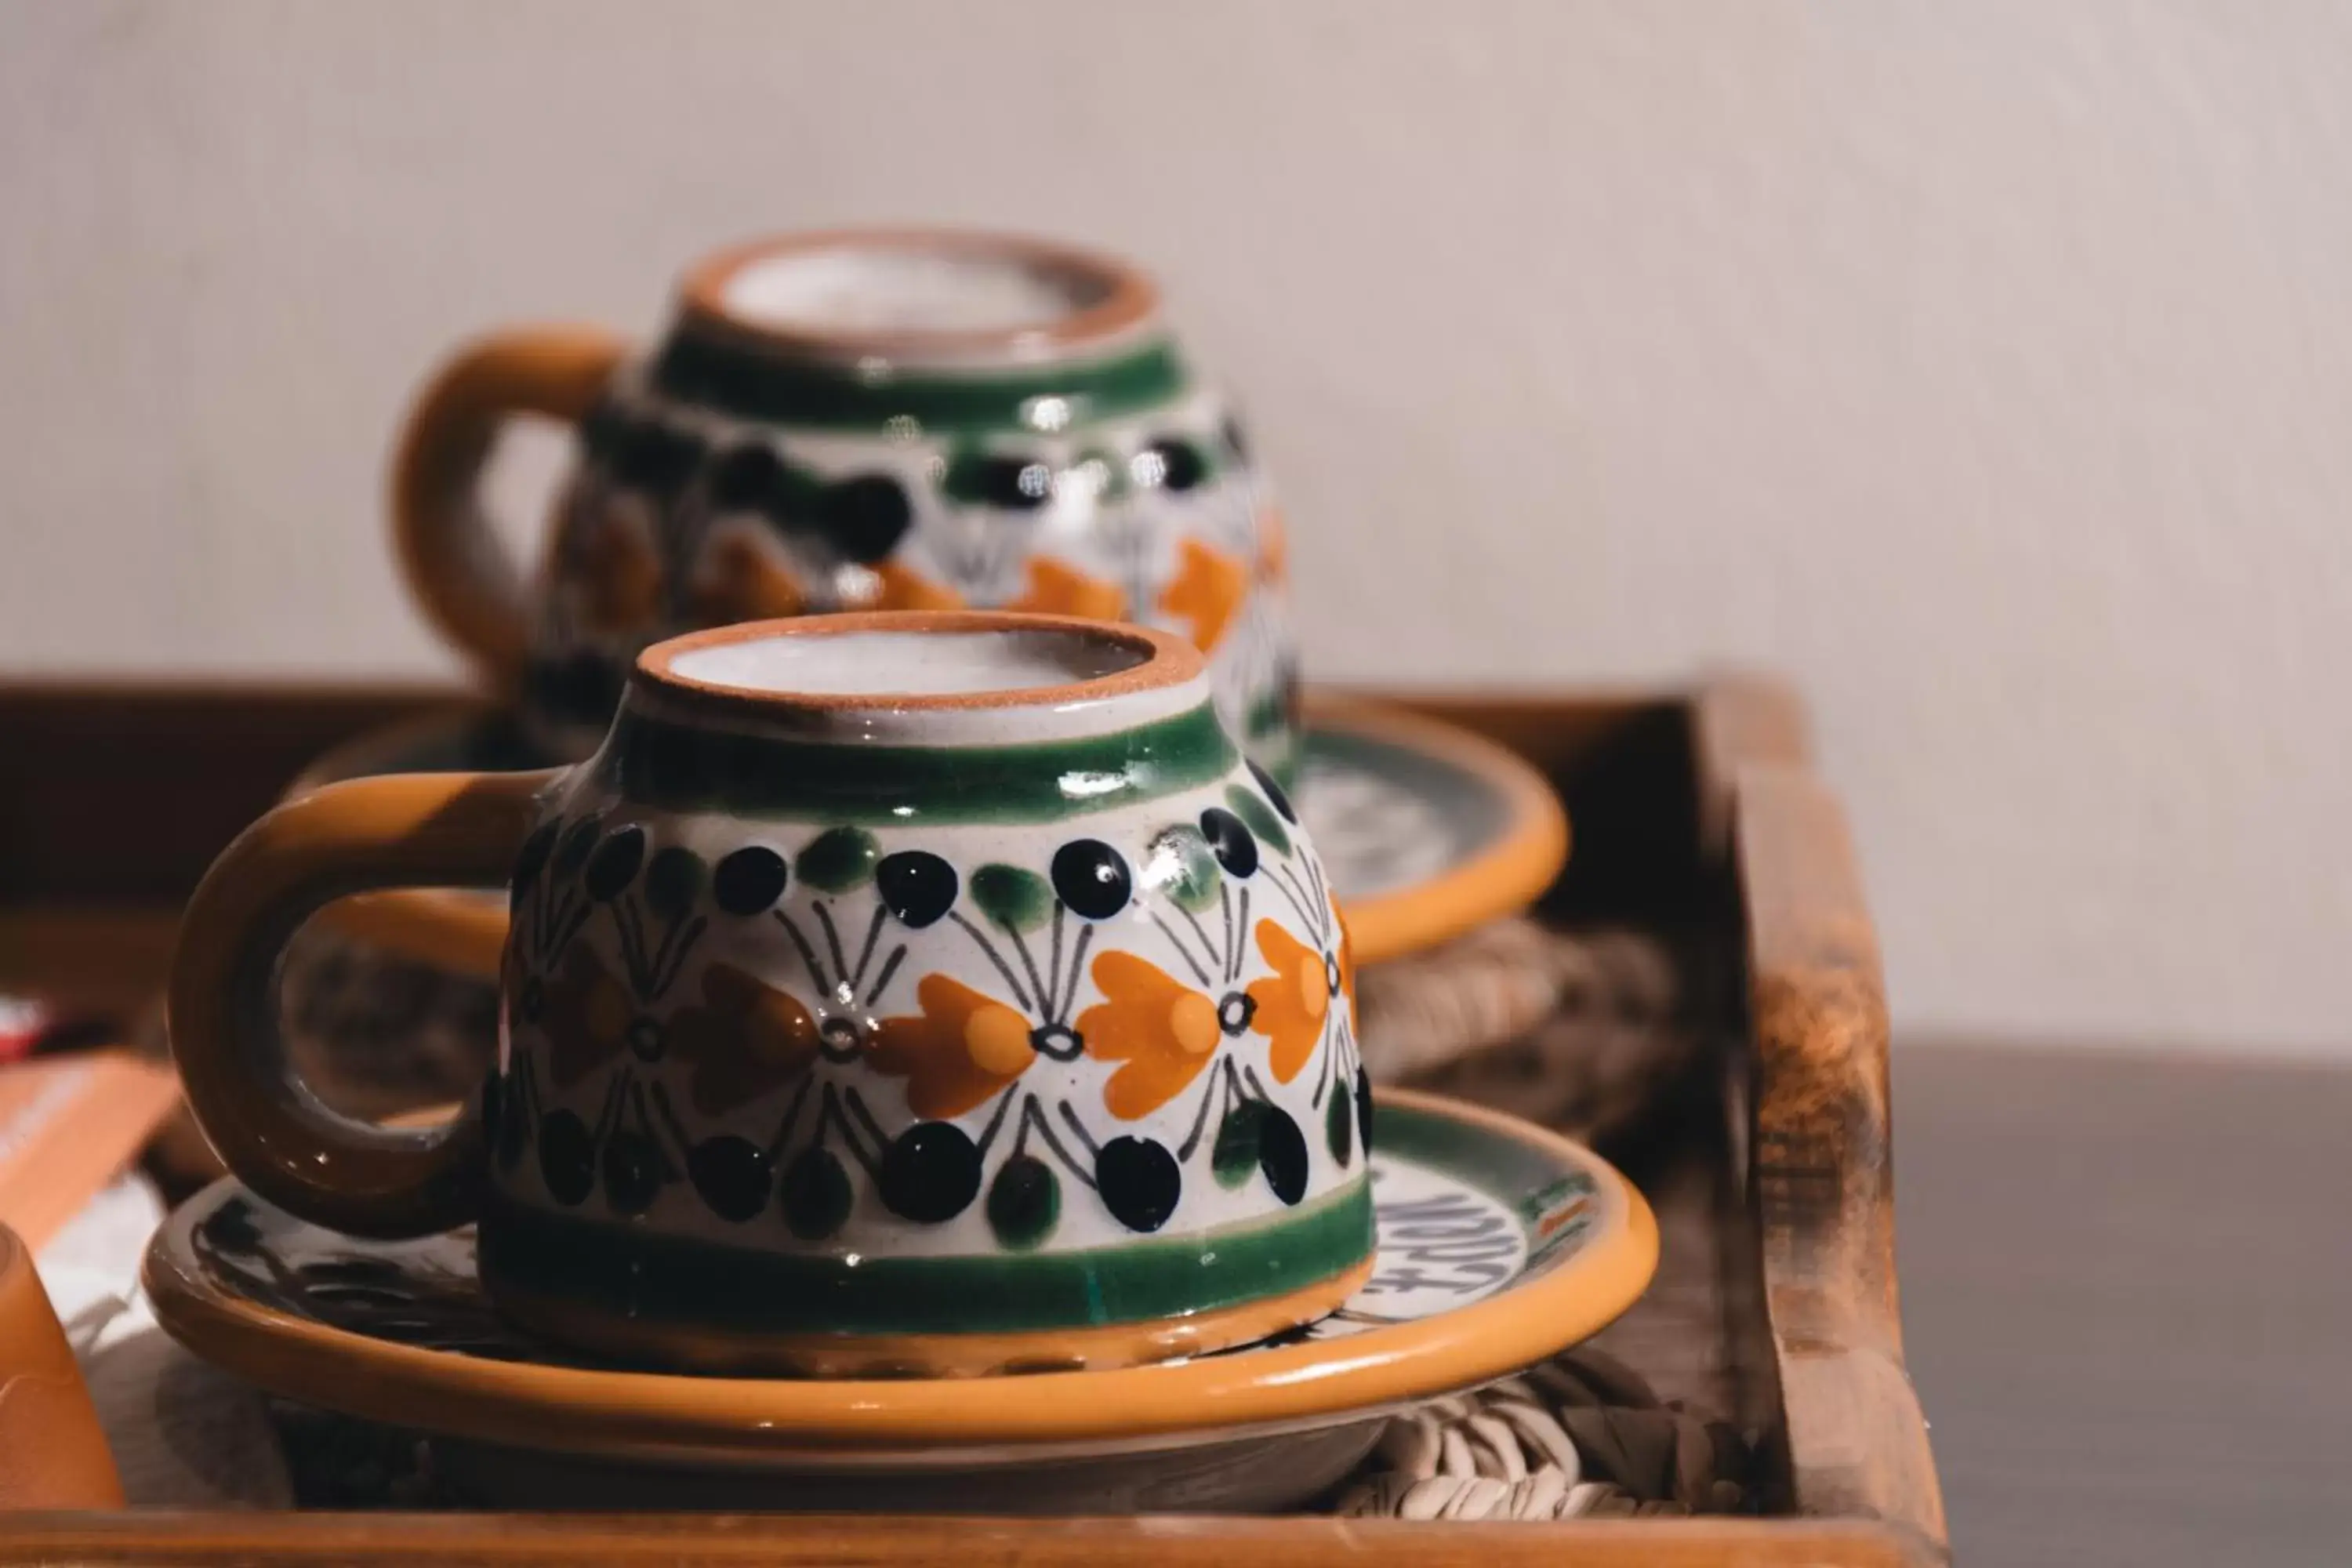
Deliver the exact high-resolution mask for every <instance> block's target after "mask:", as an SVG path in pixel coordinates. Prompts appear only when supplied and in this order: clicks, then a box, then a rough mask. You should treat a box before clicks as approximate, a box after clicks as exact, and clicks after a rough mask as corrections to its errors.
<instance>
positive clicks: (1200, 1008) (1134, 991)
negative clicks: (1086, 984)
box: [1078, 952, 1218, 1121]
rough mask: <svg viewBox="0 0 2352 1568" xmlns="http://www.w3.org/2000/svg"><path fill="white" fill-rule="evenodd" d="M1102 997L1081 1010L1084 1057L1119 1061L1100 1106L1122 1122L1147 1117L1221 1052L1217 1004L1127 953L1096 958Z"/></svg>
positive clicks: (1188, 1082) (1180, 1089)
mask: <svg viewBox="0 0 2352 1568" xmlns="http://www.w3.org/2000/svg"><path fill="white" fill-rule="evenodd" d="M1094 973H1095V984H1096V985H1097V986H1098V987H1100V988H1101V990H1102V994H1103V1000H1102V1001H1100V1002H1097V1003H1096V1004H1095V1005H1093V1006H1091V1007H1089V1008H1087V1010H1086V1011H1085V1012H1083V1013H1081V1014H1079V1015H1078V1033H1079V1035H1080V1036H1081V1037H1084V1038H1085V1040H1086V1042H1087V1055H1088V1056H1090V1057H1093V1058H1096V1059H1097V1060H1098V1061H1112V1062H1121V1063H1124V1064H1125V1065H1124V1066H1122V1067H1121V1068H1119V1069H1118V1071H1117V1072H1115V1073H1113V1074H1111V1075H1110V1081H1109V1082H1108V1083H1107V1084H1105V1085H1104V1086H1103V1104H1104V1105H1105V1106H1107V1107H1108V1108H1109V1110H1110V1113H1111V1114H1112V1115H1113V1116H1116V1117H1118V1119H1119V1120H1120V1121H1134V1120H1136V1119H1137V1118H1138V1117H1140V1116H1149V1115H1150V1114H1151V1113H1152V1112H1153V1111H1155V1110H1159V1109H1160V1107H1161V1106H1163V1105H1165V1104H1167V1103H1168V1102H1169V1101H1170V1100H1173V1099H1175V1098H1176V1097H1177V1096H1178V1095H1180V1094H1181V1093H1183V1092H1184V1089H1185V1087H1186V1086H1187V1085H1189V1084H1190V1083H1191V1082H1192V1080H1193V1079H1196V1078H1198V1077H1200V1076H1201V1070H1202V1068H1205V1067H1207V1066H1208V1065H1209V1063H1210V1062H1211V1061H1212V1060H1213V1059H1214V1058H1215V1056H1216V1054H1217V1038H1218V1028H1217V1005H1216V1004H1215V1003H1213V1002H1212V1001H1210V1000H1209V999H1208V998H1207V997H1206V996H1203V995H1202V994H1200V993H1199V992H1198V991H1195V990H1192V988H1191V987H1190V986H1187V985H1183V984H1179V983H1178V982H1177V981H1175V980H1174V979H1172V978H1171V977H1170V976H1169V975H1168V974H1167V973H1164V972H1162V971H1161V970H1160V968H1159V967H1158V966H1157V965H1155V964H1151V963H1146V962H1145V961H1144V960H1142V959H1140V958H1138V957H1136V956H1135V955H1134V954H1133V953H1129V952H1106V953H1104V954H1103V955H1102V956H1101V957H1099V958H1097V959H1096V960H1095V970H1094Z"/></svg>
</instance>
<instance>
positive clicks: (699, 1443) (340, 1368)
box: [145, 1090, 1657, 1512]
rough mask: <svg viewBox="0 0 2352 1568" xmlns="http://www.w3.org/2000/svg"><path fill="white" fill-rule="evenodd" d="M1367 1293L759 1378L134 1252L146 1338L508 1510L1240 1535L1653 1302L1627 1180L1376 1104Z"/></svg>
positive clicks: (331, 1258)
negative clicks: (623, 1360) (326, 1413)
mask: <svg viewBox="0 0 2352 1568" xmlns="http://www.w3.org/2000/svg"><path fill="white" fill-rule="evenodd" d="M1375 1127H1376V1130H1377V1131H1376V1136H1377V1138H1378V1139H1379V1143H1378V1146H1377V1148H1376V1151H1375V1152H1374V1153H1373V1156H1372V1162H1371V1179H1372V1182H1373V1195H1374V1199H1375V1202H1376V1205H1377V1210H1378V1215H1379V1225H1380V1255H1379V1258H1378V1261H1377V1264H1376V1266H1375V1268H1374V1271H1373V1275H1372V1278H1371V1279H1370V1281H1369V1282H1368V1283H1367V1284H1366V1285H1365V1286H1364V1288H1363V1289H1361V1290H1360V1291H1359V1292H1358V1293H1357V1294H1356V1295H1355V1296H1354V1297H1353V1298H1351V1299H1350V1300H1349V1302H1348V1303H1347V1305H1346V1306H1345V1307H1343V1308H1341V1309H1340V1310H1339V1311H1338V1312H1337V1313H1335V1314H1334V1315H1332V1316H1331V1317H1329V1318H1327V1319H1325V1320H1323V1321H1320V1322H1318V1323H1315V1324H1312V1325H1309V1326H1308V1327H1307V1328H1305V1329H1301V1330H1297V1331H1293V1332H1291V1333H1289V1334H1286V1335H1283V1336H1281V1337H1279V1338H1277V1339H1276V1340H1271V1341H1267V1342H1262V1343H1259V1344H1255V1345H1251V1346H1248V1347H1245V1348H1244V1349H1240V1350H1235V1351H1230V1352H1224V1353H1222V1354H1218V1355H1211V1356H1202V1357H1198V1358H1195V1359H1192V1360H1190V1361H1183V1362H1172V1363H1161V1364H1160V1365H1156V1366H1145V1367H1132V1368H1127V1369H1122V1370H1118V1371H1110V1372H1052V1373H1034V1374H1028V1375H1023V1376H1019V1377H988V1378H958V1379H906V1380H896V1381H797V1382H794V1381H781V1380H761V1379H736V1378H723V1377H702V1376H691V1375H677V1374H670V1373H647V1372H636V1371H630V1370H626V1369H624V1368H621V1367H617V1366H614V1365H610V1364H603V1363H595V1362H593V1361H590V1360H588V1359H585V1358H581V1357H576V1356H572V1355H570V1354H568V1353H566V1352H560V1351H556V1350H552V1349H550V1348H548V1347H545V1346H542V1345H541V1344H539V1343H537V1342H533V1341H531V1340H529V1339H527V1338H525V1337H523V1336H522V1335H520V1333H518V1332H517V1331H514V1330H512V1329H510V1328H509V1327H508V1326H507V1325H506V1324H505V1323H504V1322H503V1321H501V1320H500V1319H499V1317H498V1316H497V1315H496V1314H495V1313H494V1312H493V1311H492V1310H491V1309H490V1307H489V1305H488V1302H487V1301H486V1300H484V1298H483V1297H482V1295H481V1293H480V1291H479V1289H478V1286H477V1283H476V1280H475V1276H474V1258H473V1239H472V1237H471V1235H470V1233H465V1232H460V1233H457V1234H453V1235H449V1236H444V1237H433V1238H430V1239H427V1240H425V1241H413V1242H376V1241H366V1240H361V1239H355V1238H352V1237H344V1236H341V1235H338V1234H336V1233H333V1232H331V1231H327V1230H323V1229H320V1228H319V1227H317V1226H310V1225H307V1224H304V1223H302V1222H300V1221H298V1220H295V1219H292V1218H290V1217H289V1216H288V1215H284V1214H282V1213H280V1212H278V1210H276V1209H273V1208H271V1207H269V1206H268V1205H265V1204H263V1203H261V1202H260V1201H259V1200H258V1199H257V1198H254V1197H252V1196H251V1195H250V1194H247V1192H246V1191H245V1190H244V1189H243V1188H242V1187H241V1186H239V1185H238V1184H236V1183H235V1182H234V1181H222V1182H218V1183H215V1184H214V1185H212V1186H211V1187H208V1188H206V1189H205V1191H204V1192H203V1193H201V1194H198V1195H197V1196H196V1197H195V1198H194V1199H192V1200H190V1201H189V1202H188V1203H187V1204H186V1205H184V1206H183V1207H182V1208H181V1209H180V1210H179V1212H178V1213H176V1214H175V1215H173V1217H172V1219H171V1221H170V1222H169V1223H168V1224H166V1225H165V1226H163V1228H162V1229H161V1230H159V1231H158V1232H157V1233H156V1235H155V1238H154V1240H153V1241H152V1243H151V1244H150V1246H149V1248H148V1253H147V1263H146V1271H145V1279H146V1286H147V1290H148V1292H149V1294H150V1296H151V1297H152V1299H153V1302H154V1307H155V1311H156V1315H157V1317H158V1319H159V1320H160V1321H162V1323H163V1327H164V1328H165V1329H166V1330H168V1331H170V1332H171V1333H172V1334H173V1335H174V1336H175V1337H176V1338H178V1339H179V1340H180V1341H182V1342H184V1343H185V1344H186V1345H187V1346H188V1347H189V1348H190V1349H191V1350H192V1351H194V1352H195V1353H196V1354H198V1355H200V1356H202V1357H204V1358H205V1359H206V1360H208V1361H211V1362H214V1363H217V1364H219V1365H221V1366H223V1367H226V1368H227V1369H228V1370H229V1371H231V1372H234V1373H238V1374H239V1375H241V1376H244V1377H246V1378H248V1379H250V1380H251V1381H253V1382H254V1383H257V1384H260V1385H261V1386H263V1387H264V1388H267V1389H269V1390H271V1391H272V1392H274V1393H278V1394H284V1395H287V1396H289V1397H290V1398H295V1399H299V1400H301V1401H303V1402H304V1403H307V1404H310V1405H319V1406H322V1407H325V1408H328V1409H331V1410H334V1411H337V1412H340V1413H342V1414H345V1415H353V1416H358V1417H361V1418H363V1419H366V1420H370V1421H376V1422H382V1423H384V1424H387V1425H390V1426H399V1427H404V1428H408V1429H412V1430H416V1431H421V1432H425V1433H427V1434H431V1435H433V1436H435V1438H436V1442H435V1451H436V1456H439V1457H440V1458H441V1461H442V1462H443V1463H444V1464H445V1465H450V1466H455V1467H456V1468H457V1471H458V1472H459V1473H460V1475H461V1478H462V1480H463V1482H464V1483H465V1484H467V1486H468V1487H469V1488H470V1489H472V1490H473V1491H474V1493H475V1494H476V1495H478V1496H480V1497H481V1498H482V1499H483V1500H485V1501H496V1502H499V1503H503V1504H508V1505H512V1506H557V1505H570V1506H580V1505H583V1503H584V1504H586V1505H588V1506H608V1507H624V1506H625V1507H690V1506H714V1507H769V1508H775V1507H794V1506H824V1507H868V1506H871V1507H886V1508H893V1509H957V1508H973V1507H981V1508H984V1509H986V1510H989V1511H992V1512H1003V1511H1024V1512H1055V1511H1068V1510H1093V1511H1100V1510H1111V1511H1129V1510H1138V1511H1147V1510H1170V1509H1220V1510H1263V1509H1272V1508H1279V1507H1284V1506H1287V1505H1290V1504H1294V1503H1297V1502H1298V1501H1301V1500H1305V1499H1306V1498H1308V1497H1311V1496H1313V1495H1315V1494H1316V1493H1318V1492H1319V1491H1321V1490H1323V1489H1325V1488H1327V1487H1328V1486H1330V1485H1331V1484H1332V1483H1333V1482H1335V1481H1337V1480H1338V1479H1339V1478H1340V1477H1341V1476H1343V1475H1344V1474H1346V1473H1347V1471H1348V1470H1349V1468H1351V1467H1352V1466H1353V1465H1354V1464H1355V1463H1356V1461H1357V1460H1358V1459H1360V1458H1361V1457H1362V1456H1363V1454H1364V1453H1365V1452H1366V1451H1367V1450H1368V1449H1369V1448H1370V1445H1371V1443H1372V1442H1373V1441H1374V1439H1375V1438H1376V1437H1377V1436H1378V1435H1379V1432H1380V1429H1381V1420H1382V1418H1383V1416H1384V1415H1386V1414H1387V1413H1389V1412H1390V1411H1392V1410H1394V1409H1395V1408H1397V1407H1398V1406H1400V1405H1406V1404H1410V1403H1412V1402H1414V1401H1418V1400H1422V1399H1426V1398H1431V1397H1433V1396H1436V1395H1439V1394H1446V1393H1449V1392H1453V1391H1455V1390H1459V1389H1464V1388H1468V1387H1472V1386H1475V1385H1476V1384H1481V1383H1485V1382H1488V1381H1490V1380H1492V1379H1494V1378H1496V1377H1499V1376H1502V1375H1504V1374H1506V1373H1509V1372H1511V1371H1513V1370H1515V1369H1517V1368H1519V1367H1522V1366H1525V1365H1528V1364H1529V1363H1533V1362H1536V1361H1538V1360H1541V1359H1542V1358H1544V1357H1546V1356H1549V1355H1551V1354H1554V1353H1556V1352H1559V1351H1560V1350H1562V1349H1564V1348H1566V1347H1568V1346H1570V1345H1572V1344H1574V1343H1576V1342H1579V1341H1580V1340H1582V1339H1584V1338H1586V1337H1587V1336H1589V1335H1591V1333H1593V1332H1594V1331H1597V1330H1599V1329H1601V1327H1602V1326H1604V1325H1605V1324H1607V1323H1608V1322H1609V1321H1611V1320H1612V1319H1613V1318H1615V1317H1616V1316H1617V1315H1618V1314H1619V1313H1620V1312H1622V1311H1623V1310H1625V1308H1626V1307H1628V1306H1630V1305H1631V1304H1632V1303H1633V1300H1635V1299H1636V1298H1637V1297H1638V1296H1639V1295H1640V1294H1641V1292H1642V1290H1643V1288H1644V1287H1645V1286H1646V1285H1647V1284H1648V1283H1649V1279H1650V1275H1651V1272H1652V1270H1653V1268H1654V1267H1655V1265H1656V1261H1657V1229H1656V1226H1655V1223H1654V1220H1653V1219H1652V1217H1651V1215H1650V1211H1649V1208H1648V1206H1647V1205H1645V1204H1644V1203H1643V1200H1642V1197H1641V1195H1640V1194H1638V1193H1636V1192H1635V1191H1634V1190H1633V1187H1632V1186H1631V1185H1630V1184H1627V1183H1626V1182H1625V1180H1624V1179H1623V1178H1622V1176H1620V1175H1619V1174H1618V1173H1616V1172H1615V1171H1614V1170H1612V1169H1611V1168H1610V1167H1609V1166H1608V1165H1607V1164H1606V1163H1603V1162H1601V1160H1600V1159H1599V1158H1597V1157H1596V1156H1594V1155H1593V1154H1591V1153H1590V1152H1587V1151H1586V1150H1584V1149H1582V1148H1580V1147H1579V1146H1578V1145H1576V1144H1574V1143H1571V1142H1568V1141H1567V1140H1565V1139H1562V1138H1560V1137H1558V1136H1556V1135H1555V1134H1552V1133H1549V1132H1547V1131H1542V1130H1541V1129H1539V1128H1536V1127H1533V1126H1530V1125H1528V1124H1527V1123H1525V1122H1521V1121H1517V1120H1515V1119H1513V1118H1511V1117H1507V1116H1504V1115H1501V1114H1499V1113H1497V1112H1495V1111H1491V1110H1483V1109H1480V1108H1476V1107H1473V1106H1468V1105H1465V1104H1462V1103H1460V1102H1457V1101H1454V1100H1444V1099H1440V1098H1438V1097H1435V1096H1430V1095H1422V1094H1412V1093H1407V1092H1403V1091H1395V1090H1391V1091H1387V1092H1385V1093H1384V1094H1383V1095H1382V1097H1381V1102H1380V1109H1379V1112H1378V1118H1377V1121H1376V1122H1375Z"/></svg>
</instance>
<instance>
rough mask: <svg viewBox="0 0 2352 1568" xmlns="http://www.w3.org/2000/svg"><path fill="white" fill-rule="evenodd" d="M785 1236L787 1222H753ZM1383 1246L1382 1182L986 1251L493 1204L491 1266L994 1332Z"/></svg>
mask: <svg viewBox="0 0 2352 1568" xmlns="http://www.w3.org/2000/svg"><path fill="white" fill-rule="evenodd" d="M762 1224H765V1225H768V1226H773V1227H775V1228H776V1229H777V1230H778V1231H779V1233H780V1232H781V1225H780V1223H779V1222H777V1221H775V1220H774V1219H773V1218H772V1216H770V1217H769V1218H767V1219H765V1220H754V1221H752V1222H751V1225H752V1226H761V1225H762ZM1371 1250H1372V1205H1371V1184H1370V1182H1368V1181H1365V1180H1363V1179H1362V1178H1359V1179H1357V1180H1355V1181H1353V1182H1351V1183H1349V1184H1348V1185H1347V1186H1346V1187H1345V1188H1343V1189H1341V1190H1340V1191H1339V1192H1336V1193H1332V1194H1327V1195H1326V1196H1324V1197H1321V1198H1318V1199H1317V1200H1316V1201H1315V1202H1314V1203H1312V1204H1309V1205H1306V1206H1305V1207H1303V1208H1299V1209H1296V1210H1292V1211H1289V1212H1287V1213H1285V1214H1283V1215H1280V1216H1278V1217H1276V1218H1275V1219H1271V1220H1261V1221H1257V1222H1255V1223H1254V1224H1251V1225H1246V1226H1234V1227H1231V1228H1229V1229H1225V1230H1221V1231H1215V1232H1212V1233H1210V1234H1209V1235H1206V1236H1189V1237H1166V1238H1160V1237H1144V1238H1139V1239H1137V1240H1134V1241H1129V1242H1125V1243H1121V1244H1119V1245H1118V1246H1115V1247H1093V1248H1089V1249H1087V1250H1085V1251H1080V1252H1063V1253H1025V1254H1020V1255H992V1256H990V1257H985V1258H971V1257H965V1258H875V1257H870V1256H869V1257H866V1258H862V1259H860V1260H859V1261H858V1263H857V1265H856V1267H855V1268H852V1267H850V1266H849V1265H848V1264H847V1263H845V1261H844V1260H843V1259H841V1258H812V1257H806V1256H796V1255H787V1254H781V1253H761V1252H754V1251H751V1250H748V1249H740V1248H735V1247H725V1246H721V1245H719V1244H716V1243H712V1242H704V1241H689V1240H685V1239H681V1238H679V1237H668V1236H662V1235H659V1234H656V1233H655V1232H652V1231H650V1230H647V1229H645V1228H643V1227H642V1226H631V1225H615V1224H610V1223H598V1222H595V1221H590V1220H583V1219H573V1218H570V1217H566V1216H560V1215H549V1214H546V1213H544V1212H542V1211H540V1210H537V1209H526V1208H521V1207H519V1206H516V1205H511V1204H507V1203H501V1202H499V1201H498V1200H495V1199H493V1200H492V1206H491V1207H490V1209H489V1210H488V1212H486V1213H485V1214H484V1215H483V1216H482V1222H481V1229H480V1258H481V1271H482V1274H483V1277H484V1278H485V1279H490V1280H492V1281H494V1283H493V1284H492V1286H491V1289H493V1290H495V1289H497V1285H496V1283H495V1281H498V1280H507V1281H510V1282H511V1283H512V1284H514V1285H515V1286H516V1287H517V1288H518V1289H525V1290H529V1291H531V1292H534V1293H536V1294H539V1295H542V1296H550V1297H563V1298H569V1299H572V1300H586V1301H593V1302H594V1303H595V1304H596V1305H597V1306H598V1307H599V1308H601V1309H602V1310H605V1311H608V1312H617V1313H621V1314H624V1315H625V1316H627V1317H630V1318H633V1319H639V1320H643V1321H654V1322H659V1323H665V1324H673V1325H680V1326H685V1325H692V1326H697V1327H703V1328H710V1329H725V1330H734V1331H751V1332H759V1331H768V1332H777V1333H792V1332H816V1333H829V1332H840V1331H859V1332H865V1333H877V1334H881V1333H908V1334H919V1333H947V1332H955V1331H965V1332H982V1331H1010V1330H1021V1329H1053V1328H1077V1327H1085V1326H1090V1325H1096V1324H1103V1323H1129V1322H1145V1321H1150V1320H1152V1319H1155V1318H1170V1317H1175V1316H1178V1315H1180V1314H1181V1313H1185V1312H1192V1311H1203V1310H1210V1309H1213V1308H1217V1307H1226V1306H1232V1305H1234V1304H1236V1303H1239V1302H1243V1301H1248V1300H1257V1299H1259V1298H1262V1297H1266V1296H1276V1295H1280V1294H1282V1293H1284V1292H1285V1291H1289V1290H1298V1289H1305V1288H1306V1287H1307V1286H1309V1285H1312V1284H1314V1283H1315V1282H1316V1281H1317V1280H1318V1279H1329V1278H1331V1277H1332V1276H1333V1275H1335V1274H1338V1273H1339V1272H1341V1271H1342V1270H1344V1269H1347V1268H1350V1267H1352V1266H1353V1265H1355V1264H1357V1263H1360V1262H1361V1261H1362V1260H1363V1259H1364V1258H1367V1257H1369V1256H1370V1253H1371Z"/></svg>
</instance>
